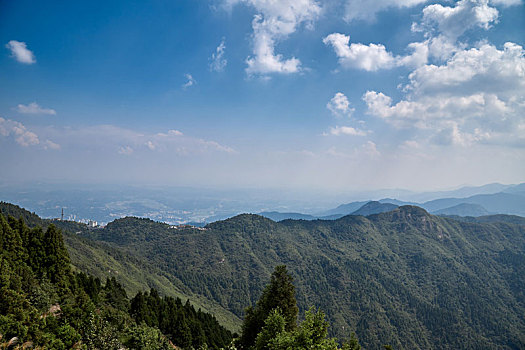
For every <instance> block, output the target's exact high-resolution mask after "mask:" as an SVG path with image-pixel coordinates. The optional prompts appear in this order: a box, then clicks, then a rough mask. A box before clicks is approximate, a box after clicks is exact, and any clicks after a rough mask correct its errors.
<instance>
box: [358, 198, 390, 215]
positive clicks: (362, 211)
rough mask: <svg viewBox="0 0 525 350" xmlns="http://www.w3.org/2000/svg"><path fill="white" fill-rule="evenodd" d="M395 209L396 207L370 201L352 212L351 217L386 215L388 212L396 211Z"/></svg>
mask: <svg viewBox="0 0 525 350" xmlns="http://www.w3.org/2000/svg"><path fill="white" fill-rule="evenodd" d="M397 207H398V206H397V205H395V204H391V203H380V202H377V201H371V202H368V203H366V204H365V205H363V206H362V207H361V208H359V209H357V210H356V211H354V212H353V213H352V215H363V216H368V215H372V214H379V213H386V212H388V211H391V210H394V209H396V208H397Z"/></svg>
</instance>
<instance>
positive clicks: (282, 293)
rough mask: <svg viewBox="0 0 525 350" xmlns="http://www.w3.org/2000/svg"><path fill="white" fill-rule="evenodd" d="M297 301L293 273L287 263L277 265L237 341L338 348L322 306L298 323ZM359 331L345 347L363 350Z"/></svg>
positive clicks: (255, 347)
mask: <svg viewBox="0 0 525 350" xmlns="http://www.w3.org/2000/svg"><path fill="white" fill-rule="evenodd" d="M297 313H298V308H297V303H296V300H295V287H294V285H293V284H292V276H291V275H290V274H289V273H288V271H287V270H286V266H284V265H280V266H277V267H276V268H275V270H274V272H273V273H272V276H271V280H270V284H268V285H267V286H266V288H265V289H264V291H263V293H262V296H261V297H260V299H259V300H258V301H257V305H256V307H255V308H254V309H252V308H248V309H247V311H246V318H245V319H244V323H243V327H242V330H243V333H242V336H241V338H240V339H239V341H238V343H237V345H238V346H239V347H240V348H241V349H251V350H281V349H282V350H303V349H317V350H338V349H339V348H338V344H337V341H336V340H335V339H333V338H328V327H329V324H328V322H327V321H326V320H325V315H324V313H323V312H322V311H321V310H317V311H316V310H315V309H314V308H311V309H310V310H308V311H306V313H305V317H304V320H303V321H302V322H301V324H300V325H297ZM360 348H361V346H360V345H359V342H358V341H357V338H356V336H355V333H352V335H351V338H350V341H349V342H348V343H347V344H344V345H343V348H342V349H343V350H359V349H360Z"/></svg>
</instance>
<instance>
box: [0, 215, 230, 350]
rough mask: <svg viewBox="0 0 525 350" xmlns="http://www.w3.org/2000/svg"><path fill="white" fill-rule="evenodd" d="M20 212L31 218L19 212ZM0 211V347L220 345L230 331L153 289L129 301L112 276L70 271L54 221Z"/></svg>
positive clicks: (199, 346) (68, 347)
mask: <svg viewBox="0 0 525 350" xmlns="http://www.w3.org/2000/svg"><path fill="white" fill-rule="evenodd" d="M24 216H25V218H26V219H28V218H29V217H28V216H26V215H24ZM24 216H21V217H20V218H19V219H15V218H14V217H12V216H9V217H7V218H6V217H5V216H4V215H1V214H0V267H1V268H0V336H1V339H0V348H14V347H15V346H16V347H18V348H49V349H70V348H78V349H121V348H130V349H172V348H173V345H174V344H175V345H177V346H179V347H182V348H184V349H192V348H194V349H199V348H202V349H204V348H208V347H209V348H213V349H219V348H223V347H226V346H228V345H230V344H231V341H232V333H231V332H230V331H229V330H227V329H225V328H224V327H222V326H221V325H220V324H219V323H218V322H217V320H216V319H215V317H213V316H212V315H210V314H207V313H204V312H202V311H201V310H195V308H194V307H193V306H192V305H191V304H190V303H189V301H186V302H183V301H182V300H181V299H179V298H173V297H169V296H165V297H160V296H159V294H158V292H157V291H156V290H155V289H152V290H151V291H149V292H145V293H142V292H140V293H138V294H137V295H136V296H135V297H133V298H132V299H131V300H130V299H129V298H128V296H127V293H126V291H125V290H124V288H123V287H122V286H121V285H120V284H119V283H118V282H117V280H116V279H115V278H114V277H113V278H109V279H107V280H106V281H105V283H102V282H101V281H100V279H98V278H95V277H92V276H89V275H87V274H85V273H83V272H74V271H73V270H72V268H71V264H70V258H69V255H68V252H67V250H66V247H65V245H64V241H63V239H62V233H61V231H60V230H59V229H57V228H56V227H55V226H54V225H53V224H51V225H49V226H47V228H46V229H45V230H44V229H43V228H42V227H40V226H36V227H34V228H29V227H28V226H27V225H26V224H25V221H24Z"/></svg>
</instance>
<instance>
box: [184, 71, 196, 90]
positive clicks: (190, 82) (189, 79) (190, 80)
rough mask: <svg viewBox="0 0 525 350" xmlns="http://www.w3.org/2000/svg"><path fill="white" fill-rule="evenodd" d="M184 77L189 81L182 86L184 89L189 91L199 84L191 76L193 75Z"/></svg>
mask: <svg viewBox="0 0 525 350" xmlns="http://www.w3.org/2000/svg"><path fill="white" fill-rule="evenodd" d="M184 77H186V79H187V80H188V81H187V82H185V83H184V84H183V85H182V88H183V89H187V88H189V87H191V86H193V85H195V84H197V81H196V80H195V79H194V78H193V77H192V76H191V74H184Z"/></svg>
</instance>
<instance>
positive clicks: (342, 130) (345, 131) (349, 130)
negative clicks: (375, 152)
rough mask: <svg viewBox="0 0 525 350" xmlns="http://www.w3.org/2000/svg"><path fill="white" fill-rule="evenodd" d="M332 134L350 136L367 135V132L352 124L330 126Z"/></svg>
mask: <svg viewBox="0 0 525 350" xmlns="http://www.w3.org/2000/svg"><path fill="white" fill-rule="evenodd" d="M330 134H331V135H335V136H339V135H349V136H366V135H367V132H366V131H363V130H359V129H356V128H353V127H351V126H336V127H335V128H330Z"/></svg>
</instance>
